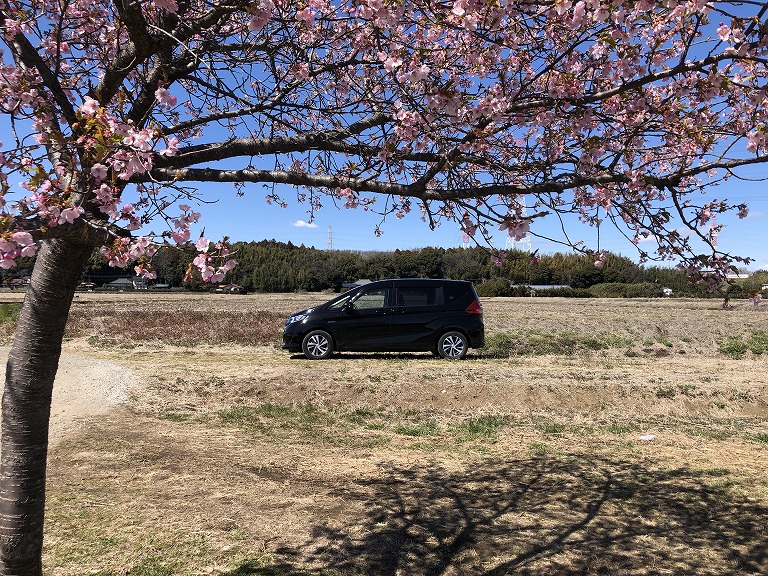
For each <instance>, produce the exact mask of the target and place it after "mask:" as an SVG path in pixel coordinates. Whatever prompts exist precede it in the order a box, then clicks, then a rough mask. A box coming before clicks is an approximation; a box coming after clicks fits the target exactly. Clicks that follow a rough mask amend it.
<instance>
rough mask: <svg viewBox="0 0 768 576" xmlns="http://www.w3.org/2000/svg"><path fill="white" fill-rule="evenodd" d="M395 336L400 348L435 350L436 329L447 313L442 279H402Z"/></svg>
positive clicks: (397, 290) (398, 286) (394, 316)
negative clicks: (433, 280) (445, 311)
mask: <svg viewBox="0 0 768 576" xmlns="http://www.w3.org/2000/svg"><path fill="white" fill-rule="evenodd" d="M393 310H394V312H393V314H392V327H391V339H392V342H393V345H394V346H396V347H397V349H398V350H431V349H432V348H433V347H434V344H435V338H436V334H435V330H436V327H437V326H439V325H441V322H440V320H441V319H442V318H443V317H444V316H445V314H444V310H445V305H444V297H443V288H442V286H441V285H440V283H439V282H430V281H428V280H421V281H411V282H408V281H399V282H397V284H396V285H395V305H394V309H393Z"/></svg>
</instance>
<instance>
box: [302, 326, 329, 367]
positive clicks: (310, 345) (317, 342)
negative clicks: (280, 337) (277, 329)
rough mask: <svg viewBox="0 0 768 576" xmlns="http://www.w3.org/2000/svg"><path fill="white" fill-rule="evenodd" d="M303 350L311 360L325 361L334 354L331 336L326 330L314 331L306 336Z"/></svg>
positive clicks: (303, 341)
mask: <svg viewBox="0 0 768 576" xmlns="http://www.w3.org/2000/svg"><path fill="white" fill-rule="evenodd" d="M301 349H302V351H303V352H304V356H306V357H307V358H309V359H310V360H325V359H326V358H328V357H330V355H331V354H333V341H332V340H331V335H330V334H328V332H326V331H325V330H313V331H312V332H310V333H309V334H307V335H306V336H304V340H302V342H301Z"/></svg>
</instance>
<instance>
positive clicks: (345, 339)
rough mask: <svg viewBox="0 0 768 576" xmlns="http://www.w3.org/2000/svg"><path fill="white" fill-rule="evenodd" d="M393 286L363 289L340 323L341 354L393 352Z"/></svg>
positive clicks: (341, 316)
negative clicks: (343, 351) (391, 329)
mask: <svg viewBox="0 0 768 576" xmlns="http://www.w3.org/2000/svg"><path fill="white" fill-rule="evenodd" d="M391 296H392V283H391V282H388V283H386V284H384V285H382V284H379V283H377V284H376V286H372V287H370V288H363V289H362V290H360V292H359V293H358V294H357V295H356V296H354V297H353V298H351V299H350V301H349V302H348V303H347V304H346V305H345V306H344V307H343V309H342V311H341V313H340V314H339V315H338V317H337V319H336V347H337V349H339V350H387V349H389V337H390V324H391V319H392V306H391V300H392V297H391Z"/></svg>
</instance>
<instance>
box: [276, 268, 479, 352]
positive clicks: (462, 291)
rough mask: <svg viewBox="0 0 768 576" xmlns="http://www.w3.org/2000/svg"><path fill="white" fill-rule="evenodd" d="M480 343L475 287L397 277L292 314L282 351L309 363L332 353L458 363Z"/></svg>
mask: <svg viewBox="0 0 768 576" xmlns="http://www.w3.org/2000/svg"><path fill="white" fill-rule="evenodd" d="M484 340H485V328H484V326H483V308H482V306H481V305H480V300H479V299H478V298H477V293H476V292H475V287H474V286H473V285H472V283H471V282H466V281H463V280H444V279H421V278H399V279H394V280H378V281H376V282H371V283H369V284H365V285H363V286H358V287H357V288H353V289H351V290H349V291H347V292H344V293H343V294H341V295H340V296H337V297H336V298H334V299H332V300H329V301H328V302H325V303H324V304H320V305H319V306H314V307H312V308H307V309H305V310H301V311H299V312H295V313H293V314H291V315H290V316H289V317H288V319H287V320H286V322H285V329H284V331H283V349H285V350H288V351H290V352H303V353H304V355H305V356H306V357H307V358H310V359H313V360H322V359H324V358H328V357H330V356H331V354H333V353H334V352H335V351H350V352H401V351H421V352H432V353H434V354H436V355H439V356H442V357H443V358H450V359H460V358H464V356H465V355H466V353H467V350H468V349H469V348H479V347H481V346H482V345H483V344H484Z"/></svg>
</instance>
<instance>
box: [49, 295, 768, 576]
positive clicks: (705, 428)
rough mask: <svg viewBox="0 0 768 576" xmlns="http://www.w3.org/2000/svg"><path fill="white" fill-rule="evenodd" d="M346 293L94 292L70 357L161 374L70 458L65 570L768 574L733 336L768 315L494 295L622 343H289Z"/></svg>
mask: <svg viewBox="0 0 768 576" xmlns="http://www.w3.org/2000/svg"><path fill="white" fill-rule="evenodd" d="M326 298H327V295H325V296H324V295H254V296H245V297H239V296H235V297H226V296H223V297H220V296H194V295H193V296H189V297H187V298H182V297H176V296H173V295H167V296H162V297H160V298H146V297H142V295H125V296H120V295H114V296H100V295H94V296H91V295H84V296H82V297H81V299H79V300H78V301H77V302H76V303H75V306H74V308H73V323H72V324H71V326H70V329H71V330H72V332H70V334H71V339H70V340H69V341H68V342H67V343H66V345H65V351H69V352H76V353H78V354H87V355H93V356H95V357H98V358H101V359H106V360H111V361H113V362H117V363H121V364H123V365H125V366H129V367H130V368H131V369H132V370H134V371H135V372H136V374H138V375H139V376H140V377H141V378H142V380H143V382H144V384H143V385H142V386H141V387H138V388H136V389H134V390H133V391H132V400H131V403H130V404H129V405H128V406H126V407H123V408H121V409H119V410H116V411H113V412H112V413H110V414H109V415H108V416H107V417H105V418H101V419H99V420H98V421H93V422H91V423H89V424H88V426H86V427H85V428H83V429H82V431H81V432H80V433H79V434H78V435H76V436H73V437H70V438H69V439H68V440H66V441H64V442H62V443H61V444H60V445H58V446H57V448H56V449H55V450H54V451H53V452H52V454H51V457H50V467H49V470H50V472H49V478H50V480H49V485H50V490H49V495H50V496H49V509H48V517H47V524H46V530H47V537H46V551H45V562H46V566H47V569H48V571H49V572H50V573H52V574H56V575H57V576H68V575H75V574H78V575H79V574H99V575H118V574H120V575H125V574H130V575H132V576H136V575H165V574H169V575H170V574H174V575H175V574H182V575H193V574H219V575H229V576H235V575H237V576H243V575H260V576H266V575H270V576H276V575H288V574H292V575H293V574H305V575H313V576H319V575H326V576H327V575H343V576H346V575H362V574H369V575H374V576H378V575H381V576H385V575H386V576H390V575H395V574H403V575H411V574H413V575H424V574H445V575H464V574H467V575H475V574H483V575H489V576H490V575H494V576H495V575H501V574H565V575H569V574H572V575H575V574H608V573H610V574H630V575H651V574H697V575H713V576H714V575H721V574H764V573H768V547H767V545H766V542H767V541H768V538H766V536H767V534H766V528H765V522H764V518H765V514H766V512H768V481H766V478H765V461H766V456H768V427H767V423H768V390H766V385H765V378H764V376H763V375H764V374H765V369H766V362H768V359H766V357H765V355H763V354H758V353H753V352H749V353H747V354H746V355H745V356H744V357H743V358H742V359H740V360H737V359H734V358H733V357H730V356H729V355H727V354H724V353H723V352H722V351H721V346H720V344H718V342H719V341H721V339H722V338H725V337H728V336H731V335H744V336H746V335H749V334H751V333H752V332H754V331H755V330H761V329H764V327H765V325H766V324H765V319H766V314H767V313H768V310H762V309H761V310H757V311H755V310H753V309H752V308H751V307H749V306H747V305H744V306H740V307H737V309H736V310H734V311H731V312H726V311H722V310H719V302H715V301H709V302H708V301H688V300H651V301H640V300H637V301H624V300H600V301H587V302H585V301H568V300H548V299H488V300H484V302H483V303H484V306H485V320H486V325H487V327H488V334H489V335H490V336H494V335H497V334H501V333H509V334H515V335H518V336H519V335H522V336H523V337H526V338H528V340H529V341H531V340H535V339H536V338H540V337H542V335H544V336H543V337H544V338H546V335H555V336H562V335H563V334H565V333H568V334H572V335H573V339H574V340H576V341H578V342H586V341H587V340H588V338H591V337H595V336H596V335H603V336H604V337H605V339H607V340H608V341H611V342H617V343H619V344H617V345H614V346H608V347H606V348H600V349H589V348H588V347H580V348H576V349H574V350H561V351H560V352H559V353H558V351H557V350H549V351H548V352H547V353H546V354H538V353H533V352H529V353H526V354H524V355H518V356H510V357H492V356H490V355H488V354H487V353H485V352H478V351H474V352H473V354H471V355H470V357H469V358H468V359H467V360H466V361H463V362H446V361H441V360H439V359H434V358H432V357H431V355H428V354H341V355H338V356H335V357H334V358H332V359H331V360H328V361H324V362H312V361H308V360H305V359H303V358H301V357H299V356H291V355H289V354H287V353H284V352H282V351H280V350H279V349H277V348H276V346H275V342H276V340H277V333H279V327H280V326H281V324H282V319H284V317H285V316H286V315H287V314H288V313H290V312H292V311H295V310H298V309H300V308H303V307H306V306H307V305H310V304H312V303H314V302H317V301H322V300H324V299H326ZM737 304H739V303H737ZM193 313H195V314H199V316H194V315H193ZM260 314H263V316H259V315H260ZM132 315H133V316H134V317H136V316H151V317H153V319H152V320H147V321H146V322H147V324H141V325H142V326H143V327H142V328H141V329H134V328H130V329H129V328H126V327H125V326H123V324H124V323H131V322H132V320H131V318H132ZM256 317H259V318H262V320H258V321H253V318H256ZM190 318H196V322H190V320H189V319H190ZM219 319H225V320H224V321H221V322H219ZM133 322H134V323H135V324H136V325H139V322H138V321H137V320H135V319H134V320H133ZM141 322H144V320H142V321H141ZM197 322H200V323H203V324H206V325H205V326H204V327H203V326H199V325H197V326H196V324H197ZM233 324H239V326H237V327H234V326H232V325H233ZM262 325H267V326H269V327H268V328H266V329H260V328H259V327H260V326H262ZM111 326H113V327H116V328H115V329H114V330H112V329H110V327H111ZM185 326H191V327H192V329H191V332H187V334H188V336H186V337H185V338H189V339H190V340H185V339H183V338H180V337H179V334H181V333H182V332H183V331H184V330H186V328H185ZM242 326H248V328H245V329H243V328H242ZM275 326H277V328H276V330H277V333H276V334H273V335H272V336H269V333H270V332H271V331H273V330H275ZM195 327H196V330H195ZM134 330H138V331H134ZM260 330H262V331H261V332H259V331H260ZM249 332H252V333H262V334H264V336H262V337H261V340H253V341H251V342H256V343H255V344H250V343H249V342H248V341H243V340H238V339H237V338H240V336H234V335H235V334H246V333H249ZM148 333H150V334H153V333H160V334H166V335H169V334H170V335H172V336H173V338H177V337H179V339H178V340H173V339H171V338H164V337H157V338H146V337H145V335H146V334H148ZM195 334H197V335H200V334H203V335H204V336H200V337H199V338H200V339H198V340H194V342H195V345H188V344H187V342H193V340H191V339H192V338H193V337H195ZM109 338H114V341H110V340H109ZM221 342H226V344H225V345H222V344H221ZM182 343H183V344H184V345H180V344H182ZM647 434H653V435H654V436H655V439H654V440H650V441H644V440H641V437H645V436H646V435H647Z"/></svg>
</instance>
